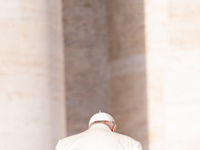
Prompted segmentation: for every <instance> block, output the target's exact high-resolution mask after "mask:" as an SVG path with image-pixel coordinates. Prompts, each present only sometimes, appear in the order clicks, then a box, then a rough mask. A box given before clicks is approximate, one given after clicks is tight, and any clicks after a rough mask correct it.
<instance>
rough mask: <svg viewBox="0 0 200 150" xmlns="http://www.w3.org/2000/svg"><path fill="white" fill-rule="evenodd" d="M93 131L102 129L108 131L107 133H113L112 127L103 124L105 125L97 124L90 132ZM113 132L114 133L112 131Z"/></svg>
mask: <svg viewBox="0 0 200 150" xmlns="http://www.w3.org/2000/svg"><path fill="white" fill-rule="evenodd" d="M93 129H102V130H107V131H111V129H110V127H108V126H107V125H105V124H103V123H97V124H94V125H92V126H91V127H90V129H89V130H93ZM111 132H112V131H111Z"/></svg>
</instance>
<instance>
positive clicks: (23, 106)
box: [0, 0, 65, 150]
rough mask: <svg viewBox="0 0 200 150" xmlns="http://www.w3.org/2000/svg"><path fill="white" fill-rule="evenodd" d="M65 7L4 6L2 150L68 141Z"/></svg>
mask: <svg viewBox="0 0 200 150" xmlns="http://www.w3.org/2000/svg"><path fill="white" fill-rule="evenodd" d="M61 25H62V22H61V1H57V0H51V1H45V0H26V1H24V0H9V1H4V0H1V1H0V122H1V123H0V149H1V150H11V149H12V150H53V149H54V148H55V145H56V142H57V140H58V139H59V138H62V137H64V136H65V120H64V118H65V117H64V115H65V112H64V106H65V103H64V71H63V70H64V67H63V64H64V63H63V50H62V28H61V27H62V26H61Z"/></svg>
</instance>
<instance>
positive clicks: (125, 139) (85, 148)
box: [56, 112, 142, 150]
mask: <svg viewBox="0 0 200 150" xmlns="http://www.w3.org/2000/svg"><path fill="white" fill-rule="evenodd" d="M115 131H116V123H115V120H114V118H113V117H112V116H111V115H109V114H107V113H105V112H99V113H96V114H94V115H93V116H92V117H91V118H90V121H89V124H88V130H86V131H84V132H82V133H79V134H76V135H72V136H69V137H66V138H64V139H61V140H59V141H58V143H57V146H56V150H142V146H141V144H140V142H138V141H136V140H134V139H132V138H131V137H129V136H126V135H122V134H119V133H116V132H115Z"/></svg>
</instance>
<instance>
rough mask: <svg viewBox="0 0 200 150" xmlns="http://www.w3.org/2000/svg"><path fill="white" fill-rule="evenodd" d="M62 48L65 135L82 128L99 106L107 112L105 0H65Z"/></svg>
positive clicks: (77, 131) (84, 128) (86, 124)
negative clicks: (66, 117)
mask: <svg viewBox="0 0 200 150" xmlns="http://www.w3.org/2000/svg"><path fill="white" fill-rule="evenodd" d="M63 7H64V9H63V10H64V11H63V15H64V41H65V42H64V44H65V46H64V48H65V58H66V59H65V60H66V62H65V65H66V72H67V73H66V96H67V112H68V113H67V115H68V121H67V127H68V135H72V134H76V133H79V132H81V131H84V130H86V129H87V127H88V121H89V119H90V117H91V116H92V115H93V114H94V113H97V112H98V111H99V110H102V111H106V112H109V78H108V65H107V64H108V47H107V22H106V4H105V0H65V1H64V4H63Z"/></svg>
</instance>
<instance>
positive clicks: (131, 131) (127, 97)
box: [107, 0, 148, 149]
mask: <svg viewBox="0 0 200 150" xmlns="http://www.w3.org/2000/svg"><path fill="white" fill-rule="evenodd" d="M107 5H108V6H107V7H108V27H109V28H108V29H109V30H108V32H109V48H110V49H109V66H110V88H111V89H110V90H111V112H112V114H113V116H114V118H115V119H116V122H117V132H119V133H122V134H126V135H129V136H131V137H132V138H134V139H136V140H138V141H140V142H141V143H142V146H143V148H144V149H147V147H148V128H147V127H148V122H147V119H148V118H147V97H146V59H145V37H144V36H145V28H144V2H143V1H141V0H135V1H132V0H127V1H123V0H109V1H107Z"/></svg>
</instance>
